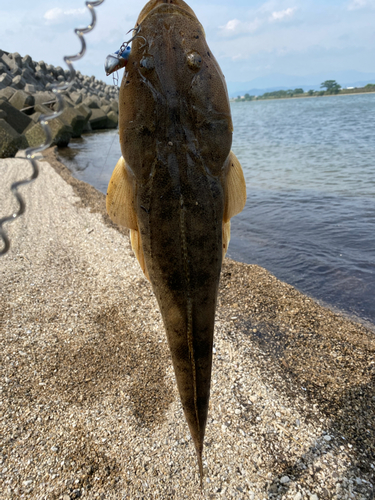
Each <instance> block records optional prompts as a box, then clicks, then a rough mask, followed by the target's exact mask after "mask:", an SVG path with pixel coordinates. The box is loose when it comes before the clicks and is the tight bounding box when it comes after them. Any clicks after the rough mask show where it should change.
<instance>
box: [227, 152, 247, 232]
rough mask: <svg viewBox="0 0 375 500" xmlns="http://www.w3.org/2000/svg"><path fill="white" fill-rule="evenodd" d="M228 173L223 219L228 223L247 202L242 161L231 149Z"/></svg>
mask: <svg viewBox="0 0 375 500" xmlns="http://www.w3.org/2000/svg"><path fill="white" fill-rule="evenodd" d="M227 161H228V166H227V169H228V170H227V175H226V179H225V205H224V216H223V221H224V223H227V222H228V221H229V220H230V219H231V218H232V217H234V216H235V215H237V214H239V213H240V212H241V211H242V209H243V207H244V206H245V203H246V183H245V178H244V175H243V172H242V167H241V163H240V162H239V161H238V159H237V157H236V155H235V154H234V153H233V151H231V152H230V153H229V156H228V160H227Z"/></svg>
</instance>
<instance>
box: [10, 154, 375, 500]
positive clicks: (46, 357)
mask: <svg viewBox="0 0 375 500" xmlns="http://www.w3.org/2000/svg"><path fill="white" fill-rule="evenodd" d="M20 156H22V153H21V155H20ZM45 159H46V160H47V161H45V160H44V161H40V162H39V165H40V169H41V171H40V176H39V177H38V179H37V180H36V181H35V182H33V183H32V184H30V185H27V186H24V187H21V188H20V191H21V192H22V194H23V195H24V197H25V199H26V203H27V209H26V213H25V214H24V215H23V216H22V217H21V218H19V219H17V220H15V221H14V222H13V223H12V224H7V225H6V230H7V232H8V234H9V236H10V238H11V249H10V251H9V253H8V254H7V255H5V256H4V257H2V258H0V273H1V274H0V275H1V298H0V318H1V320H0V353H1V354H0V356H1V361H0V391H1V392H0V394H1V397H0V498H1V499H8V498H9V499H10V498H11V499H19V498H30V499H48V500H52V499H61V500H69V499H75V498H87V499H91V498H92V499H95V498H98V499H125V498H126V499H133V498H142V499H154V498H155V499H157V498H158V499H166V498H168V499H169V498H175V499H202V498H207V499H232V498H236V499H256V500H258V499H259V500H263V499H269V498H274V499H293V500H302V499H308V500H317V499H331V498H332V499H366V500H367V499H373V498H375V492H374V491H375V490H374V488H375V486H374V485H375V477H374V476H375V353H374V351H375V333H374V329H372V327H371V325H368V327H365V326H364V325H361V324H359V323H356V322H354V321H352V320H350V319H348V318H346V317H344V316H343V315H341V314H338V313H335V312H332V311H331V310H329V309H328V308H324V307H322V306H320V305H318V304H317V303H316V302H315V301H314V300H312V299H311V298H309V297H306V296H305V295H302V294H301V293H299V292H298V291H297V290H296V289H295V288H293V287H292V286H290V285H288V284H286V283H283V282H281V281H279V280H278V279H276V278H275V277H274V276H272V275H271V274H270V273H268V272H267V271H266V270H265V269H262V268H260V267H258V266H255V265H245V264H241V263H238V262H234V261H232V260H229V259H226V260H225V262H224V266H223V270H222V278H221V286H220V293H219V302H218V307H217V316H216V318H217V319H216V329H215V347H214V361H213V377H212V391H211V401H210V410H209V419H208V424H207V431H206V439H205V448H204V467H205V477H204V486H203V490H202V491H201V489H200V487H199V476H198V467H197V462H196V456H195V451H194V447H193V443H192V441H191V439H190V436H189V430H188V427H187V424H186V422H185V419H184V416H183V412H182V408H181V404H180V401H179V397H178V393H177V388H176V384H175V379H174V374H173V369H172V365H171V360H170V355H169V351H168V346H167V343H166V336H165V333H164V329H163V324H162V319H161V315H160V313H159V310H158V307H157V303H156V299H155V297H154V295H153V293H152V290H151V286H150V284H149V283H148V282H147V280H146V279H145V278H144V276H143V273H142V272H141V270H140V268H139V266H138V263H137V260H136V258H135V256H134V254H133V252H132V250H131V247H130V243H129V238H128V236H127V231H126V230H122V231H119V230H118V229H117V228H116V227H115V226H114V225H113V224H112V223H111V222H110V221H109V219H108V217H107V216H106V214H105V197H104V195H103V194H101V193H99V192H98V191H96V190H95V189H94V188H93V187H91V186H89V185H87V184H85V183H83V182H81V181H78V180H76V179H74V178H73V177H72V176H71V175H70V173H69V171H68V169H67V168H66V167H64V165H62V164H61V163H60V162H59V161H58V158H57V155H56V151H55V150H53V149H50V150H48V151H47V152H45ZM0 168H1V179H2V180H1V183H0V184H1V185H0V216H1V217H2V216H4V215H8V214H9V213H11V212H12V210H15V209H16V202H15V200H14V198H13V197H12V196H11V194H10V192H9V186H10V184H11V182H13V181H14V180H19V179H22V178H24V177H25V174H26V175H28V174H29V173H30V172H31V167H30V166H29V164H28V162H27V161H26V160H25V159H22V158H20V157H18V158H12V159H2V160H0Z"/></svg>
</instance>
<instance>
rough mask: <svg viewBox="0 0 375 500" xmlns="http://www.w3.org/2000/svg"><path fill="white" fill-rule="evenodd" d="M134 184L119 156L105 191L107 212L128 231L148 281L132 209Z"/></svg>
mask: <svg viewBox="0 0 375 500" xmlns="http://www.w3.org/2000/svg"><path fill="white" fill-rule="evenodd" d="M134 190H135V182H134V181H133V176H132V173H131V171H130V170H129V168H128V166H127V165H126V163H125V160H124V158H123V157H122V156H121V158H120V159H119V161H118V162H117V164H116V166H115V169H114V170H113V173H112V177H111V180H110V181H109V184H108V190H107V200H106V206H107V212H108V215H109V216H110V218H111V220H112V221H113V222H114V223H115V224H119V225H120V226H125V227H127V228H129V229H130V241H131V245H132V249H133V252H134V253H135V256H136V257H137V259H138V262H139V265H140V266H141V269H142V271H143V272H144V274H145V276H146V278H147V279H148V280H150V278H149V275H148V271H147V267H146V264H145V258H144V255H143V248H142V242H141V238H140V235H139V230H138V219H137V214H136V212H135V208H134V198H135V196H134Z"/></svg>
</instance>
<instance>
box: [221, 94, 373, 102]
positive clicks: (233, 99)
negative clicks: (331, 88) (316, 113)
mask: <svg viewBox="0 0 375 500" xmlns="http://www.w3.org/2000/svg"><path fill="white" fill-rule="evenodd" d="M367 94H375V91H370V92H351V93H349V92H348V93H344V94H342V93H338V94H327V95H306V96H302V97H298V96H293V97H271V98H267V99H252V100H250V101H246V100H245V99H242V100H240V101H236V98H235V97H232V98H231V99H230V102H252V101H289V100H290V99H312V98H320V97H336V96H344V95H367Z"/></svg>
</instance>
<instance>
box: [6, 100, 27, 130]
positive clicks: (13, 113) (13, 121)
mask: <svg viewBox="0 0 375 500" xmlns="http://www.w3.org/2000/svg"><path fill="white" fill-rule="evenodd" d="M0 109H2V110H3V111H5V113H6V114H7V119H6V121H7V122H8V124H9V125H10V126H11V127H12V128H14V130H15V131H16V132H17V133H18V134H22V132H23V131H24V130H25V129H26V128H27V127H28V125H29V124H30V123H31V122H32V120H31V118H30V117H29V116H27V115H25V114H24V113H22V112H21V111H19V110H18V109H16V108H15V107H13V106H12V105H11V104H10V103H9V102H7V101H5V100H0Z"/></svg>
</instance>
